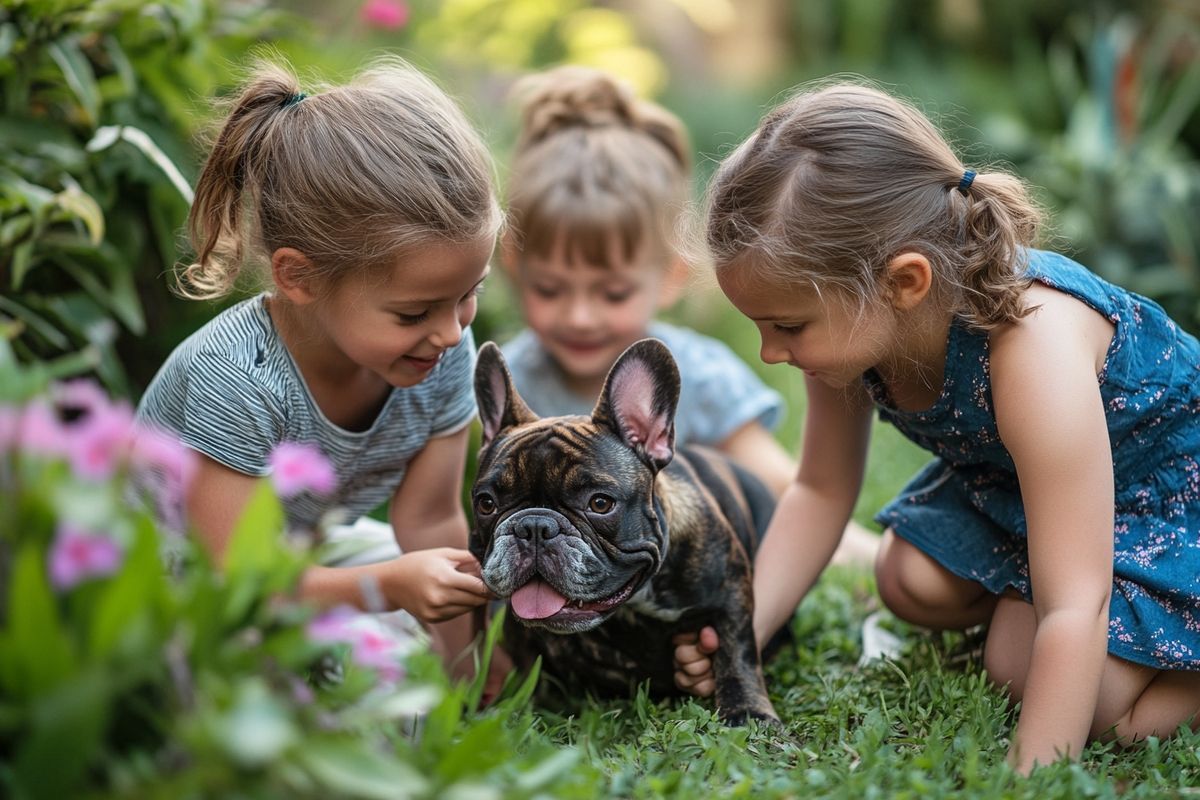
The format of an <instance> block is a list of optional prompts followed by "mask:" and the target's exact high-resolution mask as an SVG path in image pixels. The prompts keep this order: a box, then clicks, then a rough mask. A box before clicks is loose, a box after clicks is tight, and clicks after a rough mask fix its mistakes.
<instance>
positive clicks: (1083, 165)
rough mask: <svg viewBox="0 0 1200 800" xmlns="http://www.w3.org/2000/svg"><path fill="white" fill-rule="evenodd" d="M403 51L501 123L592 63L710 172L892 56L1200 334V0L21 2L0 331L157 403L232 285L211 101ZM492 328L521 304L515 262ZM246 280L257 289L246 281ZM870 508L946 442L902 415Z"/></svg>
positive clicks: (40, 355)
mask: <svg viewBox="0 0 1200 800" xmlns="http://www.w3.org/2000/svg"><path fill="white" fill-rule="evenodd" d="M383 52H391V53H398V54H400V55H403V56H404V57H406V58H408V59H409V60H411V61H412V62H414V63H415V64H417V65H418V66H420V67H422V68H423V69H425V70H427V71H428V72H430V73H431V74H432V75H433V76H434V77H435V78H436V79H437V80H438V81H439V82H440V83H441V84H442V86H443V87H445V88H446V89H447V90H448V91H450V93H451V94H453V95H455V96H456V97H457V98H458V99H459V100H460V101H461V102H462V104H463V105H464V106H465V108H466V110H467V112H468V114H469V115H470V116H471V117H472V118H473V119H474V120H475V121H476V122H477V123H478V125H479V126H480V128H481V129H482V130H483V131H484V134H485V136H486V137H487V138H488V140H489V141H490V142H491V144H492V145H493V148H494V152H495V154H496V157H497V162H498V165H499V174H500V179H501V183H502V184H503V182H504V175H505V169H504V165H505V163H506V161H507V158H508V154H509V149H510V146H511V141H512V137H513V133H514V129H515V123H516V118H515V113H514V111H513V109H512V107H511V106H510V105H509V103H508V101H507V95H508V90H509V88H510V86H511V85H512V83H513V81H514V80H515V79H516V78H518V77H519V76H521V75H523V74H525V73H526V72H528V71H531V70H534V69H539V68H542V67H545V66H549V65H552V64H558V63H563V62H575V63H583V64H589V65H592V66H597V67H601V68H604V69H607V70H610V71H611V72H613V73H615V74H617V75H619V76H621V77H623V78H624V79H625V80H627V81H628V82H629V83H631V84H632V85H633V86H634V87H635V88H636V89H637V90H638V91H639V92H640V93H642V94H643V95H645V96H647V97H650V98H653V99H655V100H657V101H659V102H661V103H662V104H664V105H665V106H667V107H668V108H670V109H672V110H673V111H675V112H676V113H678V114H679V115H680V116H681V117H682V118H683V119H684V121H685V122H686V123H687V124H688V126H689V128H690V131H691V135H692V140H693V144H694V146H695V149H696V163H697V165H698V168H697V176H696V187H697V193H699V191H700V188H701V187H702V186H703V183H704V181H705V179H706V178H707V176H708V175H709V173H710V172H711V170H712V167H713V166H714V164H715V163H716V161H717V160H719V159H720V158H721V157H722V155H724V154H725V153H726V152H728V150H729V149H730V148H731V147H732V146H733V145H734V144H735V143H736V142H738V141H740V140H741V139H742V138H743V137H744V136H745V135H746V134H747V133H749V132H750V131H751V130H752V129H753V128H754V127H755V125H756V123H757V120H758V118H759V117H760V115H761V114H762V113H763V111H764V110H765V109H766V108H767V107H769V106H770V105H772V104H773V103H774V102H777V101H778V100H779V99H781V98H782V97H783V96H784V95H785V94H786V93H787V91H788V90H789V89H790V88H791V87H793V86H796V85H797V84H801V83H804V82H805V81H809V80H813V79H816V78H820V77H824V76H827V75H830V74H835V73H854V74H859V75H864V76H867V77H869V78H871V79H873V80H875V81H877V82H878V83H880V84H882V85H883V86H885V87H886V88H889V89H891V90H892V91H895V92H897V93H900V94H902V95H905V96H907V97H909V98H911V99H913V100H915V101H916V102H917V103H918V105H919V106H920V107H921V108H923V109H924V110H925V111H926V112H927V113H928V114H929V115H930V116H931V117H933V118H934V119H935V121H937V122H938V124H939V125H940V126H941V127H942V128H943V130H944V131H946V133H947V134H948V135H949V137H950V139H951V141H952V142H954V143H955V144H956V146H957V147H958V149H959V151H960V153H961V154H962V155H963V157H964V160H965V161H966V162H967V163H968V164H972V165H985V164H998V165H1001V166H1004V167H1006V168H1008V169H1011V170H1013V171H1015V172H1017V173H1018V174H1020V175H1022V176H1023V177H1025V178H1026V179H1028V180H1029V181H1030V182H1031V183H1032V184H1033V185H1034V186H1035V187H1036V191H1037V194H1038V197H1039V198H1040V199H1041V200H1042V201H1043V202H1044V203H1045V205H1046V206H1047V207H1048V208H1049V209H1050V210H1051V211H1052V213H1053V230H1052V232H1051V233H1052V234H1053V239H1052V243H1053V245H1054V246H1055V247H1057V248H1059V249H1061V250H1063V251H1064V252H1066V253H1068V254H1070V255H1072V256H1074V257H1076V258H1077V259H1079V260H1081V261H1082V262H1084V263H1085V264H1088V265H1089V266H1091V267H1092V268H1093V269H1095V270H1096V271H1098V272H1100V273H1101V274H1102V275H1104V276H1105V277H1107V278H1108V279H1110V280H1113V281H1116V282H1118V283H1121V284H1124V285H1126V286H1129V287H1130V288H1133V289H1134V290H1136V291H1139V292H1141V293H1143V294H1145V295H1148V296H1150V297H1152V298H1154V299H1156V300H1157V301H1159V302H1160V303H1162V304H1163V305H1164V306H1166V307H1167V309H1168V310H1169V311H1170V312H1171V313H1172V314H1173V315H1174V317H1175V318H1176V319H1177V320H1178V321H1179V322H1180V323H1181V324H1182V325H1183V326H1185V327H1187V328H1188V329H1190V330H1192V331H1193V332H1200V161H1198V160H1197V154H1198V153H1200V3H1197V2H1195V0H1146V2H1124V3H1122V2H1095V1H1094V0H1004V1H1003V2H1001V1H1000V0H907V1H906V2H900V1H899V0H840V1H839V0H736V1H735V0H612V1H611V2H585V0H444V1H443V2H435V1H434V0H407V1H406V0H366V2H358V1H357V0H356V1H354V2H348V1H347V2H342V1H335V2H330V0H324V2H322V1H321V0H294V1H292V2H263V1H262V0H164V1H163V2H142V1H141V0H138V1H136V2H135V1H134V0H96V2H80V1H79V0H3V2H2V3H0V111H2V114H3V116H2V117H0V287H3V288H2V293H0V334H3V335H5V336H6V337H7V338H9V339H11V340H12V341H13V342H14V345H15V348H16V350H17V352H18V355H19V357H20V358H21V359H22V360H25V361H27V362H29V363H39V362H41V363H50V362H53V361H55V360H56V359H61V358H64V357H71V356H72V355H74V357H78V354H80V353H83V354H84V355H85V357H86V358H87V359H89V361H88V363H89V364H90V365H91V368H92V369H93V370H94V371H95V373H96V374H97V375H98V376H99V377H100V379H101V380H102V381H103V382H104V383H105V384H106V385H107V386H108V387H109V389H110V390H111V391H113V392H114V393H115V394H118V395H123V396H127V397H130V398H132V399H136V398H137V397H138V396H139V395H140V393H141V392H142V390H143V389H144V388H145V386H146V384H147V383H148V381H149V380H150V378H151V377H153V375H154V372H155V371H156V370H157V368H158V366H159V364H160V363H161V362H162V360H163V359H164V358H165V357H166V355H167V354H168V353H169V352H170V350H171V349H172V348H173V347H174V346H175V345H176V344H178V342H179V341H181V340H182V339H183V338H184V337H186V336H187V335H188V334H189V333H191V332H192V331H193V330H195V329H196V328H197V327H199V325H201V324H202V323H203V322H205V321H206V320H207V319H209V318H210V317H211V316H212V315H213V314H214V313H216V311H217V310H219V308H220V306H219V305H214V304H209V303H198V302H188V301H183V300H180V299H178V298H176V297H174V296H173V295H172V294H171V292H170V290H169V283H170V281H169V273H170V270H171V268H172V265H174V264H175V263H176V262H177V261H178V260H180V259H181V258H183V257H185V256H186V252H187V250H186V244H185V242H184V241H183V238H182V236H181V231H182V226H183V223H184V220H185V217H186V213H187V207H188V202H189V199H190V188H189V187H190V185H191V183H192V182H193V180H194V178H195V175H196V173H197V171H198V168H199V166H200V163H201V158H202V155H201V154H202V153H203V138H202V134H203V132H204V131H205V129H206V126H207V125H208V123H210V122H211V121H212V119H213V117H214V113H215V112H214V110H213V107H212V103H211V100H212V99H213V98H216V97H220V96H223V95H225V94H227V93H228V92H230V91H231V90H232V88H233V87H234V86H235V85H236V83H237V81H238V76H239V75H240V74H241V72H242V70H244V68H246V66H247V65H248V64H249V62H250V60H251V57H252V55H253V54H255V53H260V54H261V53H278V54H280V55H282V56H284V57H286V58H287V59H288V60H290V61H291V63H292V64H293V66H294V67H295V68H296V69H297V70H298V71H299V73H300V75H301V77H302V80H303V81H304V82H305V83H306V84H312V85H315V84H317V83H319V82H321V81H329V82H337V81H341V80H344V79H346V78H348V77H349V76H350V75H351V74H352V73H353V72H354V71H355V70H356V69H357V68H358V67H360V66H362V65H363V64H364V63H365V62H366V61H367V60H369V59H370V57H371V56H373V55H377V54H380V53H383ZM484 298H485V299H484V302H483V304H482V309H481V313H480V317H479V320H478V322H477V324H476V338H477V340H478V341H484V340H486V339H489V338H496V339H500V340H503V339H504V338H506V337H507V336H508V335H511V334H512V333H513V332H515V330H516V329H517V328H518V326H519V320H518V319H517V317H516V312H515V310H514V306H513V303H512V302H511V297H510V295H509V294H508V292H507V287H506V286H505V285H504V284H503V280H502V279H500V278H497V279H494V280H493V281H491V285H490V286H489V287H488V289H487V292H486V293H485V295H484ZM235 299H237V298H231V301H232V300H235ZM669 318H671V319H673V320H674V321H676V322H681V323H683V324H687V325H690V326H692V327H695V328H697V329H699V330H701V331H703V332H706V333H709V334H710V335H714V336H717V337H719V338H722V339H724V340H725V341H727V342H729V343H730V345H731V346H733V348H734V349H735V350H736V351H737V352H738V353H739V354H741V355H742V357H743V358H745V359H746V360H747V362H749V363H751V364H752V365H753V366H754V367H755V369H757V370H759V371H760V373H761V374H762V375H763V376H764V377H765V378H766V380H768V382H770V383H771V384H772V385H774V386H775V387H776V388H778V389H779V390H780V391H781V392H782V393H783V394H784V395H785V397H786V398H787V399H788V402H789V409H790V410H789V414H788V418H787V420H786V422H785V424H784V427H783V428H782V429H781V430H780V431H779V436H780V439H781V441H783V442H784V443H785V444H786V445H787V446H788V447H789V448H794V446H795V443H796V441H797V438H798V436H799V429H800V421H801V415H802V409H803V390H802V381H801V377H800V375H799V373H797V372H795V371H794V370H789V369H787V368H786V367H766V366H765V365H763V364H761V363H760V362H759V361H758V358H757V352H758V341H757V336H756V334H755V333H754V330H753V327H752V326H751V325H749V323H746V322H745V321H743V320H740V319H739V318H738V317H737V316H736V315H735V314H734V313H733V312H732V310H731V309H730V308H729V306H728V304H727V303H726V302H725V301H724V299H723V298H722V297H721V296H720V295H719V293H714V290H713V289H712V288H711V285H710V284H709V283H706V282H704V281H703V280H698V281H697V282H696V285H695V286H694V288H693V291H691V292H690V293H689V296H688V297H687V299H686V300H685V301H684V302H682V303H681V304H680V305H679V307H677V308H676V309H673V310H672V311H671V313H670V314H669ZM880 428H881V430H880V431H879V432H878V435H877V436H876V437H875V442H874V444H873V458H872V463H871V472H870V474H869V476H868V485H867V489H866V492H865V494H864V497H863V498H862V500H861V502H860V511H859V516H860V518H862V519H866V518H867V517H869V513H870V511H871V509H873V508H877V507H878V506H879V505H880V504H881V503H882V502H884V501H885V500H886V499H887V498H888V497H890V495H891V494H892V493H893V492H894V491H895V490H896V489H897V488H898V487H899V486H900V485H902V484H903V482H904V481H905V480H906V479H907V476H908V475H909V474H910V473H911V472H912V471H913V470H914V469H915V468H916V467H917V466H918V465H919V464H920V463H922V462H923V460H924V458H925V457H924V455H923V454H921V453H919V452H917V451H916V450H915V448H913V447H911V446H910V445H908V444H907V443H905V442H903V441H901V440H900V438H899V437H898V435H896V434H895V432H894V431H892V430H891V429H890V428H886V426H880Z"/></svg>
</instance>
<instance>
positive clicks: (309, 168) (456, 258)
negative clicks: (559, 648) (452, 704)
mask: <svg viewBox="0 0 1200 800" xmlns="http://www.w3.org/2000/svg"><path fill="white" fill-rule="evenodd" d="M189 223H190V233H191V238H192V243H193V245H194V248H195V252H196V259H195V261H194V262H193V263H190V264H188V265H186V266H184V267H183V268H182V269H181V270H180V272H179V276H178V277H179V291H180V292H181V293H182V294H184V295H185V296H188V297H193V298H217V297H221V296H224V295H226V294H228V293H229V292H230V291H232V289H233V288H234V284H235V282H236V280H237V278H238V276H239V273H240V272H242V271H243V270H245V269H247V268H249V267H261V268H262V269H261V272H262V274H261V276H260V277H263V278H265V279H266V281H265V282H266V283H267V284H268V285H269V287H270V288H269V290H268V291H265V292H262V293H260V294H256V295H254V296H253V297H251V298H250V299H248V300H245V301H243V302H241V303H239V304H237V305H235V306H233V307H232V308H229V309H228V310H226V311H224V312H223V313H221V314H219V315H218V316H217V317H216V318H214V319H213V320H211V321H210V322H209V323H208V324H206V325H205V326H204V327H202V328H201V329H200V330H199V331H197V332H196V333H195V334H193V335H192V336H191V337H190V338H188V339H187V340H186V341H185V342H183V343H182V344H181V345H180V346H179V347H178V348H177V349H176V350H175V351H174V352H173V353H172V354H171V356H170V357H169V358H168V360H167V362H166V363H165V364H164V365H163V367H162V368H161V370H160V371H159V373H158V375H157V376H156V377H155V379H154V381H153V382H152V383H151V385H150V387H149V388H148V390H147V391H146V394H145V396H144V397H143V398H142V401H141V404H140V406H139V416H140V417H141V418H142V419H144V420H147V421H149V422H152V423H155V424H156V425H157V426H158V427H160V428H164V429H166V430H169V431H173V432H174V433H175V434H176V435H178V437H179V438H180V439H181V440H182V441H183V443H184V444H185V445H187V446H188V447H190V448H192V449H194V450H196V451H197V452H198V453H199V454H200V456H201V458H200V459H199V461H200V467H199V470H198V474H197V475H196V476H195V479H194V480H193V482H192V485H191V490H190V492H189V496H188V498H187V501H186V504H185V505H186V508H185V509H184V512H185V515H186V522H187V524H188V526H189V527H190V528H191V529H192V530H193V531H194V532H195V533H196V534H197V535H198V536H199V537H200V539H201V540H202V541H203V543H204V544H205V545H206V546H207V547H208V548H209V550H210V551H211V552H212V553H213V555H214V557H216V558H218V559H220V558H221V557H222V556H223V554H224V552H225V549H226V545H227V542H228V539H229V537H230V535H231V532H232V531H233V529H234V525H235V523H236V522H237V520H238V519H239V517H240V516H241V514H242V511H243V509H244V508H245V507H246V505H247V503H248V502H249V500H250V498H251V495H252V493H253V491H254V488H255V486H256V483H257V481H258V480H259V479H260V478H261V477H262V476H264V475H267V474H269V473H270V472H271V469H272V467H271V456H272V453H273V452H274V451H275V450H276V448H278V447H279V446H280V445H281V444H284V443H288V442H296V443H304V444H308V445H313V446H316V447H317V448H319V449H320V451H321V452H322V453H323V454H324V456H325V458H326V459H328V460H329V461H330V462H331V464H332V466H333V470H334V473H335V478H334V481H333V485H332V486H331V487H329V491H328V492H320V493H318V492H312V491H305V492H302V493H300V494H298V495H296V496H293V497H290V498H285V510H286V513H287V517H288V522H289V524H290V526H291V527H292V528H295V529H303V530H308V531H317V530H318V529H319V528H322V527H324V526H323V525H322V524H321V523H323V522H327V521H328V520H329V519H330V517H331V515H333V514H336V515H338V516H340V517H342V518H344V519H346V520H347V521H353V520H355V519H357V518H359V517H360V516H362V515H365V514H367V513H368V512H370V511H372V510H373V509H374V508H375V507H376V506H379V505H381V504H383V503H389V512H388V513H389V520H390V522H391V530H387V531H384V535H383V537H382V538H383V541H380V542H379V543H378V544H379V545H380V546H381V549H382V554H383V560H381V561H376V562H374V563H365V564H357V565H354V566H349V565H343V566H336V567H324V566H322V567H313V568H311V569H310V570H309V571H308V572H307V573H306V574H305V575H304V577H303V579H302V584H301V594H302V596H304V597H306V598H308V599H311V600H314V601H316V602H318V603H322V604H327V605H333V604H339V603H348V604H352V605H355V606H359V607H361V608H364V609H367V610H371V611H395V610H404V611H407V612H410V613H411V614H412V615H414V616H415V617H416V618H417V619H418V620H420V621H421V622H422V623H424V624H426V625H428V626H429V627H430V632H431V633H432V636H433V643H434V646H435V648H437V649H438V650H439V652H440V653H441V654H442V655H443V657H444V658H445V659H446V660H447V662H448V663H449V662H451V661H453V660H454V659H456V658H457V657H458V655H459V653H460V652H462V650H463V648H464V647H466V646H467V645H468V644H469V642H470V640H471V637H472V629H471V617H470V615H466V614H465V612H467V611H469V610H471V609H474V608H478V607H480V606H482V605H484V604H485V603H486V602H487V599H488V593H487V591H486V589H485V587H484V585H483V583H482V581H481V580H480V578H479V577H478V564H477V562H476V561H475V559H474V558H473V557H472V556H471V555H470V553H468V552H467V550H466V543H467V525H466V518H465V516H464V514H463V511H462V507H461V501H460V496H461V491H460V490H461V487H462V480H463V472H464V464H465V459H466V451H467V436H468V426H469V424H470V422H471V420H472V419H473V417H474V415H475V401H474V391H473V376H472V372H473V368H474V354H475V348H474V343H473V341H472V337H471V331H470V328H469V325H470V324H471V321H472V320H473V319H474V317H475V311H476V294H477V292H478V291H479V290H480V287H481V285H482V283H483V280H484V277H485V276H486V275H487V272H488V262H489V260H490V258H491V254H492V251H493V249H494V246H495V240H496V236H497V233H498V231H499V229H500V227H501V223H502V214H501V212H500V209H499V204H498V202H497V200H496V196H495V189H494V179H493V168H492V164H491V160H490V158H489V156H488V153H487V151H486V149H485V147H484V145H483V143H482V141H481V140H480V138H479V136H478V134H477V133H476V132H475V131H474V130H473V129H472V127H471V126H470V124H469V123H468V122H467V120H466V118H465V117H464V115H463V113H462V112H461V111H460V109H459V108H458V107H457V106H456V105H455V103H454V102H453V101H452V100H451V99H450V98H449V97H447V96H446V94H445V93H443V92H442V91H441V89H439V88H438V87H437V86H435V85H434V84H433V83H432V82H431V81H430V80H429V79H428V78H426V77H425V76H424V75H422V74H421V73H420V72H418V71H417V70H415V69H413V68H411V67H409V66H408V65H407V64H405V63H403V62H401V61H399V60H384V61H380V62H378V63H377V64H375V65H374V66H373V67H372V68H370V69H369V70H367V71H365V72H364V73H362V74H361V75H359V76H358V77H357V78H356V79H355V80H354V81H353V82H351V83H350V84H348V85H345V86H326V87H320V88H318V89H316V90H315V91H311V92H308V93H306V92H303V91H301V88H300V86H299V84H298V82H297V80H296V78H295V76H294V75H292V74H291V73H290V72H289V71H288V70H287V69H284V68H283V67H281V66H277V65H273V64H261V65H259V67H258V68H257V70H256V71H255V72H254V74H253V76H252V77H251V78H250V80H249V81H248V82H247V83H246V84H245V86H244V87H243V88H242V90H241V92H240V94H239V95H238V96H237V97H236V99H235V100H234V102H233V103H232V105H231V108H230V110H229V112H228V114H227V116H226V117H225V119H224V121H223V122H222V124H221V127H220V130H219V133H218V135H217V137H216V140H215V143H214V145H213V147H212V151H211V153H210V154H209V156H208V159H207V161H206V162H205V164H204V168H203V170H202V172H201V174H200V177H199V180H198V185H197V187H196V199H195V203H194V205H193V206H192V209H191V216H190V219H189ZM385 527H386V526H385ZM393 531H394V533H393ZM397 543H398V544H399V548H400V549H401V550H402V551H403V554H401V553H400V551H399V550H398V549H397ZM376 552H377V553H378V552H380V548H376ZM470 661H471V659H469V658H467V659H461V660H459V661H458V664H459V665H460V668H461V666H462V665H463V664H467V665H469V663H470Z"/></svg>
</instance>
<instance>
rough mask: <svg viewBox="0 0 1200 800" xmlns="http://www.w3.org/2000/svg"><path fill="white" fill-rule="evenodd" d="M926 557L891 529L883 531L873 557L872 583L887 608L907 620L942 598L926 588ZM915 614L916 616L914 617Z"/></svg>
mask: <svg viewBox="0 0 1200 800" xmlns="http://www.w3.org/2000/svg"><path fill="white" fill-rule="evenodd" d="M927 560H928V558H927V557H926V556H925V555H924V554H922V553H921V552H920V551H918V550H917V549H916V548H915V547H913V546H912V545H911V544H909V543H908V542H906V541H904V540H903V539H900V538H899V537H897V536H896V534H895V533H893V532H892V531H891V530H890V529H889V530H888V531H886V532H885V533H884V535H883V541H882V542H881V544H880V546H879V554H878V555H877V556H876V558H875V584H876V587H877V589H878V591H879V597H880V599H881V600H883V604H884V605H885V606H887V607H888V609H889V610H890V611H891V612H892V613H893V614H895V615H896V616H898V617H900V618H901V619H904V620H908V621H909V622H920V621H921V620H920V619H919V618H920V617H921V616H922V614H921V612H922V611H924V610H927V609H928V608H930V607H931V606H937V605H939V603H940V601H941V600H943V599H944V598H942V597H940V596H939V595H938V593H937V592H931V591H930V590H929V584H928V582H927V581H926V580H924V578H925V577H927V576H928V573H929V571H930V570H929V568H928V564H926V563H925V562H926V561H927ZM914 617H917V618H918V619H914Z"/></svg>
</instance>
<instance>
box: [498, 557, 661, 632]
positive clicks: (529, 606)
mask: <svg viewBox="0 0 1200 800" xmlns="http://www.w3.org/2000/svg"><path fill="white" fill-rule="evenodd" d="M640 577H641V572H640V571H639V572H638V574H636V575H634V576H633V578H632V579H631V580H630V581H629V583H627V584H625V585H624V586H622V587H621V588H620V589H618V590H617V591H616V592H614V593H613V594H610V595H609V596H608V597H602V598H600V599H599V600H587V601H584V600H569V599H567V598H566V597H565V596H563V594H562V593H561V592H559V591H558V590H557V589H555V588H554V587H553V586H551V585H550V584H549V583H547V582H546V581H544V580H542V579H541V578H537V577H535V578H534V579H533V580H531V581H529V583H527V584H525V585H524V586H522V587H521V588H520V589H517V590H516V591H515V592H513V593H512V596H511V597H509V599H508V601H509V605H510V606H511V607H512V610H513V613H514V614H515V615H516V616H517V617H518V618H520V619H521V620H522V621H525V622H532V623H535V624H542V625H546V624H551V625H555V626H557V625H560V624H562V623H568V624H576V623H582V622H587V621H591V620H594V619H596V618H597V617H600V616H602V615H604V614H606V613H608V612H609V611H612V610H613V609H614V608H616V607H617V606H619V605H621V603H624V602H625V601H626V600H628V599H629V596H630V595H632V594H633V590H634V589H635V588H636V587H637V585H638V579H639V578H640Z"/></svg>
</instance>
